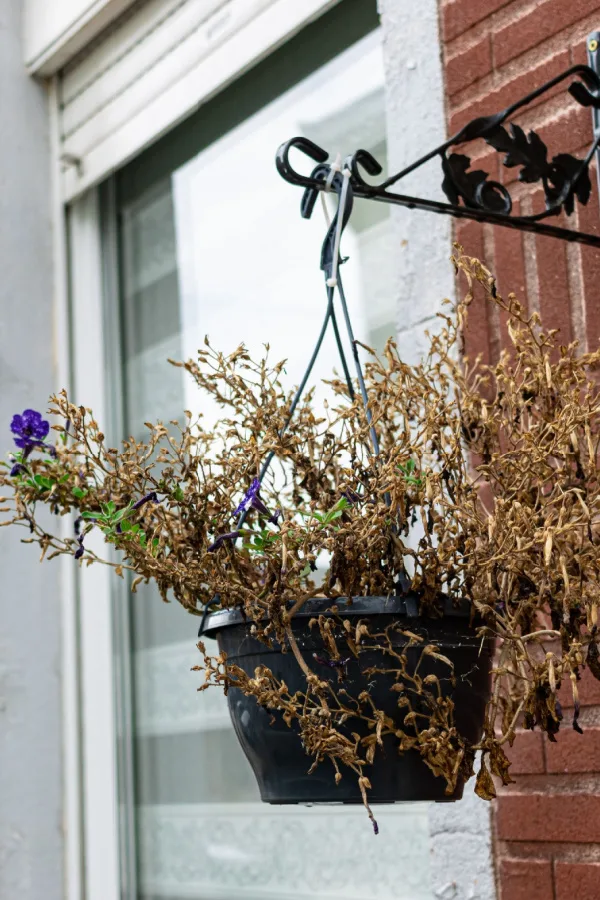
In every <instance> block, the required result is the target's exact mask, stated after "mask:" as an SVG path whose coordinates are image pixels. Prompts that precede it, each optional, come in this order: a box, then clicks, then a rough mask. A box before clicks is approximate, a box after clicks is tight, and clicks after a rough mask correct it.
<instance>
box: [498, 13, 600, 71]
mask: <svg viewBox="0 0 600 900" xmlns="http://www.w3.org/2000/svg"><path fill="white" fill-rule="evenodd" d="M517 5H518V4H517ZM597 9H600V3H599V2H598V0H568V2H565V0H545V2H541V3H537V4H536V6H534V7H533V8H532V9H530V10H529V11H528V12H526V13H524V15H522V16H520V17H519V18H518V19H516V20H513V21H511V22H509V23H508V24H507V25H505V26H504V28H501V29H500V30H499V31H497V32H496V33H495V34H494V35H493V38H492V39H493V45H494V63H495V65H496V66H497V67H500V66H503V65H504V63H507V62H508V61H509V60H511V59H514V58H515V57H516V56H519V55H520V54H521V53H525V51H526V50H529V49H530V48H531V47H537V46H538V45H540V44H542V43H543V42H544V41H545V40H547V39H548V38H549V37H551V36H552V35H553V34H558V32H559V31H561V30H562V29H563V28H567V27H568V26H569V25H572V24H573V23H574V22H578V21H579V20H580V19H583V17H584V16H586V15H588V14H589V13H592V12H594V10H597Z"/></svg>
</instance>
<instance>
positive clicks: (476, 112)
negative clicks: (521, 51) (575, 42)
mask: <svg viewBox="0 0 600 900" xmlns="http://www.w3.org/2000/svg"><path fill="white" fill-rule="evenodd" d="M568 66H569V51H568V50H562V51H561V52H560V53H557V54H556V55H555V56H551V57H550V58H549V59H545V60H543V62H541V63H539V64H538V65H537V66H534V67H533V68H531V69H528V70H527V72H523V73H519V74H518V75H516V76H515V77H514V78H512V79H511V80H510V81H507V82H506V83H505V84H503V85H501V86H500V87H497V88H496V89H495V90H493V91H489V92H488V93H486V95H485V97H482V98H481V99H479V100H476V101H474V102H471V103H468V104H467V105H466V106H465V107H464V108H463V109H459V110H458V111H456V112H454V113H452V115H451V116H450V128H449V132H450V134H455V133H456V132H457V131H459V130H460V129H461V128H464V126H465V125H466V124H467V123H468V122H470V121H471V119H476V118H478V116H489V115H493V114H495V113H497V112H500V111H501V110H503V109H506V107H507V106H510V105H511V103H515V102H516V101H517V100H520V99H521V98H522V97H524V96H525V94H528V93H531V91H533V90H535V89H536V88H537V87H540V86H541V85H542V84H544V82H546V81H550V80H551V79H552V78H555V77H556V76H557V75H559V74H560V73H561V72H563V71H564V70H565V69H566V68H568ZM566 84H567V83H566V82H561V83H560V84H557V85H555V87H553V88H551V89H550V90H549V91H548V93H546V94H542V96H541V97H537V99H535V100H534V101H533V102H532V103H530V104H529V105H528V106H526V107H524V109H534V108H535V107H536V106H539V104H540V103H545V102H546V100H549V99H550V98H551V97H554V96H556V94H559V93H561V92H562V91H565V90H566Z"/></svg>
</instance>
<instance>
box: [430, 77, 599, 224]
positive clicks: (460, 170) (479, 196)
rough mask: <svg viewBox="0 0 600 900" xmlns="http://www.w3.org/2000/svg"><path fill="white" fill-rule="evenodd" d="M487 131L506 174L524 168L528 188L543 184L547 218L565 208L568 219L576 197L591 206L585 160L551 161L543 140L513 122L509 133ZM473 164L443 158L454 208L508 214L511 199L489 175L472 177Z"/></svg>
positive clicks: (499, 128)
mask: <svg viewBox="0 0 600 900" xmlns="http://www.w3.org/2000/svg"><path fill="white" fill-rule="evenodd" d="M579 86H580V87H582V85H579ZM486 131H487V133H486V135H485V137H484V140H485V142H486V144H489V145H490V147H493V148H494V150H498V151H499V152H500V153H505V154H506V155H505V157H504V160H503V164H504V166H506V168H507V169H512V168H514V167H515V166H521V171H520V172H519V181H521V182H524V183H525V184H535V183H536V182H538V181H541V182H542V186H543V189H544V196H545V198H546V213H544V214H543V215H557V214H558V213H559V212H560V210H561V208H562V209H564V210H565V212H566V213H567V215H569V216H570V215H571V213H572V212H573V210H574V208H575V197H577V199H578V200H579V202H580V203H582V204H586V203H587V202H588V200H589V198H590V193H591V190H592V185H591V181H590V176H589V172H588V162H587V161H586V160H585V159H584V160H581V159H577V157H575V156H571V154H570V153H558V154H557V155H556V156H554V157H553V158H552V159H551V160H549V159H548V148H547V147H546V145H545V143H544V142H543V140H542V139H541V138H540V136H539V135H538V134H536V132H535V131H530V132H529V134H528V135H527V134H525V132H524V131H523V129H522V128H521V127H520V126H519V125H516V124H515V123H514V122H511V123H510V125H509V130H508V131H507V129H506V128H505V127H504V126H503V125H496V126H495V127H494V128H492V129H491V130H488V129H486ZM470 165H471V160H470V159H469V157H468V156H465V155H464V154H462V153H452V154H450V156H449V157H446V156H442V168H443V172H444V176H445V177H444V181H443V183H442V190H443V191H444V193H445V195H446V197H447V198H448V200H449V201H450V203H454V204H458V203H459V201H460V199H462V200H463V202H464V203H465V204H466V205H467V206H474V207H480V208H482V209H488V210H492V211H495V212H501V213H505V214H507V215H508V214H510V212H511V210H512V200H511V197H510V194H509V192H508V191H507V189H506V188H505V187H504V185H501V184H498V183H497V182H495V181H488V173H487V172H484V171H482V170H480V169H476V170H474V171H472V172H469V171H468V169H469V167H470Z"/></svg>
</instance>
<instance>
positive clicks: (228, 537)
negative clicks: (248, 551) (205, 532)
mask: <svg viewBox="0 0 600 900" xmlns="http://www.w3.org/2000/svg"><path fill="white" fill-rule="evenodd" d="M239 536H240V532H239V531H228V532H227V534H219V535H217V537H216V538H215V540H214V541H213V542H212V544H211V545H210V547H209V548H208V552H209V553H214V551H215V550H219V549H220V548H221V547H222V546H223V544H224V543H225V541H235V540H237V539H238V538H239Z"/></svg>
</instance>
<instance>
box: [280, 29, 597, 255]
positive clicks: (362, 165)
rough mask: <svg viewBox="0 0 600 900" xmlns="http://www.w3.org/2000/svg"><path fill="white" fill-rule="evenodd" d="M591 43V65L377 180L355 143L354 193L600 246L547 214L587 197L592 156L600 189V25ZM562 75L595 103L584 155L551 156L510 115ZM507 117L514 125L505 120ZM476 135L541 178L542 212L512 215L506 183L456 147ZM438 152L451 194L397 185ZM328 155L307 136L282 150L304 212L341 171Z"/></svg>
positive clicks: (375, 168) (347, 165) (350, 163)
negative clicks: (300, 158) (302, 166)
mask: <svg viewBox="0 0 600 900" xmlns="http://www.w3.org/2000/svg"><path fill="white" fill-rule="evenodd" d="M587 48H588V62H589V65H576V66H571V67H570V68H568V69H566V71H564V72H562V73H561V74H560V75H557V76H556V77H555V78H552V79H551V80H550V81H547V82H546V83H545V84H543V85H541V87H539V88H537V89H536V90H534V91H532V92H531V93H529V94H527V95H526V96H525V97H523V98H522V99H521V100H518V101H516V102H515V103H512V104H511V105H510V106H508V107H507V108H506V109H504V110H502V111H501V112H498V113H496V114H495V115H489V116H480V117H478V118H476V119H473V120H472V121H471V122H469V123H468V124H467V125H465V126H464V127H463V128H461V129H460V131H458V132H457V133H456V134H455V135H453V136H452V137H451V138H448V140H447V141H445V142H444V143H443V144H440V146H438V147H436V148H435V149H434V150H431V151H430V152H429V153H426V154H425V155H424V156H422V157H421V158H420V159H418V160H416V162H414V163H412V164H411V165H410V166H407V167H406V168H404V169H402V171H400V172H398V173H396V174H395V175H392V176H390V177H388V178H386V179H385V180H384V181H381V182H380V183H378V184H374V183H372V182H367V181H366V180H365V176H364V175H363V172H364V173H366V175H368V176H371V178H374V177H377V176H378V175H380V174H381V172H382V167H381V165H380V164H379V162H378V161H377V160H376V159H375V158H374V157H373V156H372V155H371V154H370V153H369V152H368V151H367V150H357V151H356V152H355V153H353V154H352V155H350V156H347V157H346V159H345V160H344V163H343V166H342V168H344V169H348V170H349V172H350V186H351V189H352V194H353V196H354V197H355V198H356V197H361V198H364V199H367V200H376V201H377V202H379V203H391V204H394V205H397V206H405V207H408V208H409V209H422V210H427V211H429V212H435V213H440V214H442V215H450V216H454V217H455V218H458V219H473V220H475V221H477V222H489V223H491V224H493V225H502V226H504V227H508V228H515V229H517V230H519V231H527V232H533V233H535V234H542V235H547V236H550V237H556V238H560V239H562V240H566V241H572V242H576V243H580V244H588V245H590V246H594V247H600V236H598V235H594V234H587V233H585V232H581V231H577V230H575V229H569V228H563V227H561V226H557V225H551V224H549V223H547V222H546V221H545V220H546V219H548V218H550V217H552V216H557V215H559V214H560V213H561V212H564V213H566V215H567V216H571V215H572V214H573V212H574V209H575V203H576V201H577V202H579V203H581V204H586V203H587V202H588V200H589V198H590V194H591V181H590V175H589V166H590V163H591V162H592V160H593V158H594V156H596V158H597V162H598V163H599V173H598V189H599V191H600V32H592V33H591V34H590V35H588V38H587ZM562 83H564V85H565V87H566V89H567V92H568V93H569V95H570V96H571V98H572V99H573V100H574V101H575V102H576V103H578V104H580V105H581V106H587V107H590V108H591V111H592V121H593V140H592V142H591V144H590V147H589V148H588V151H587V153H586V154H585V156H584V157H583V159H578V158H577V157H575V156H572V155H571V154H569V153H560V152H559V153H556V154H555V155H554V156H552V157H550V155H549V152H548V148H547V147H546V145H545V143H544V142H543V141H542V139H541V138H540V137H539V135H538V134H536V132H535V131H529V133H526V132H525V131H524V130H523V129H522V128H521V127H520V126H519V125H518V124H516V123H515V122H511V121H509V120H510V119H511V117H512V116H513V115H515V114H516V113H518V112H519V110H521V109H523V108H524V107H527V106H529V105H530V104H531V103H533V102H534V101H535V100H537V99H538V98H539V97H541V96H542V95H544V94H546V93H548V91H551V90H552V89H553V88H555V87H556V86H557V85H559V84H562ZM505 123H506V124H507V125H508V127H505ZM478 138H480V139H483V140H484V141H485V142H486V143H487V144H488V145H489V146H490V147H492V148H493V149H494V150H496V151H497V152H498V153H501V154H503V155H504V158H503V165H504V166H505V167H506V168H515V167H519V170H520V171H519V175H518V180H519V181H520V182H523V183H527V184H535V183H539V184H540V185H541V187H542V189H543V192H544V198H545V209H544V210H543V211H542V212H538V213H535V214H532V215H514V214H513V199H512V197H511V194H510V191H509V190H508V188H507V187H506V186H505V185H504V184H501V183H500V182H498V181H494V180H492V179H490V177H489V174H488V173H487V172H484V171H483V170H480V169H475V170H472V169H471V160H470V158H469V157H468V156H467V155H466V154H464V153H461V152H457V150H459V149H460V148H461V146H462V145H464V144H467V143H470V142H471V141H474V140H476V139H478ZM292 151H296V152H297V151H299V152H300V153H302V154H304V155H305V156H307V157H308V158H309V159H311V160H312V161H313V162H314V163H316V166H315V167H313V170H312V172H311V174H310V175H305V174H302V173H300V172H299V171H297V170H296V169H295V168H294V166H293V165H292V163H291V161H290V154H291V152H292ZM436 157H438V158H439V160H440V164H441V169H442V175H443V181H442V190H443V192H444V194H445V195H446V198H447V201H448V202H442V201H439V200H430V199H426V198H423V197H413V196H410V195H408V194H402V193H398V192H397V191H395V190H391V188H392V187H393V186H394V185H397V184H398V183H399V182H401V181H402V179H403V178H405V177H406V176H407V175H409V174H410V173H411V172H414V171H416V170H417V169H419V168H420V167H421V166H423V165H425V164H426V163H428V162H429V161H430V160H433V159H435V158H436ZM328 159H329V153H328V152H327V151H326V150H324V149H323V148H322V147H319V146H318V145H317V144H315V143H313V141H311V140H309V139H308V138H305V137H294V138H291V139H290V140H288V141H286V142H285V143H283V144H281V146H280V147H279V149H278V150H277V155H276V165H277V169H278V171H279V173H280V175H281V176H282V177H283V178H284V179H285V180H286V181H288V182H290V184H294V185H298V186H300V187H303V188H304V195H303V198H302V205H301V213H302V216H303V217H304V218H309V217H310V216H311V214H312V211H313V208H314V205H315V200H316V198H317V196H318V194H319V192H320V191H326V190H328V188H329V186H330V184H331V179H332V177H334V175H335V171H336V169H335V164H331V163H328V162H327V160H328Z"/></svg>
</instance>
